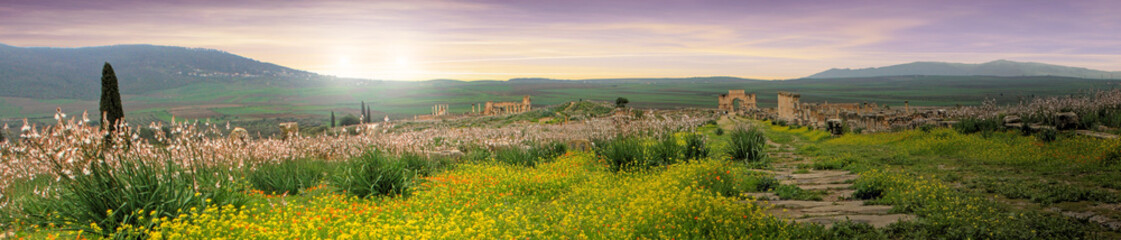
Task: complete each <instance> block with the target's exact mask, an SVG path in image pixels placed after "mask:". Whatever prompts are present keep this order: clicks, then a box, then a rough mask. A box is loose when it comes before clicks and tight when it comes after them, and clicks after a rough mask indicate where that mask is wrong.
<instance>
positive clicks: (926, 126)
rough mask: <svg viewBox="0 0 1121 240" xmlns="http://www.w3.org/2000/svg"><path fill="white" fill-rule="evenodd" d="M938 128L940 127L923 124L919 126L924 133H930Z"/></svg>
mask: <svg viewBox="0 0 1121 240" xmlns="http://www.w3.org/2000/svg"><path fill="white" fill-rule="evenodd" d="M937 127H938V126H935V125H934V124H923V125H921V126H919V130H921V131H922V132H926V133H928V132H930V131H931V130H934V128H937Z"/></svg>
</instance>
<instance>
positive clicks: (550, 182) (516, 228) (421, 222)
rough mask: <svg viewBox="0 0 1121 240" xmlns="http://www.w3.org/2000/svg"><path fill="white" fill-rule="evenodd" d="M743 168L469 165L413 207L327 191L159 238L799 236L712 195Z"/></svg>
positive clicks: (204, 220)
mask: <svg viewBox="0 0 1121 240" xmlns="http://www.w3.org/2000/svg"><path fill="white" fill-rule="evenodd" d="M742 171H745V170H743V169H742V168H740V167H734V165H732V163H730V162H722V161H719V160H707V161H700V162H694V163H685V164H677V165H672V166H669V167H667V168H665V169H654V170H650V171H648V172H637V173H612V172H611V171H608V169H607V167H606V166H605V165H604V164H603V163H602V162H601V160H598V159H596V158H595V157H594V155H593V154H590V153H571V152H570V153H569V154H565V155H563V156H561V157H558V158H557V159H556V160H555V161H553V162H549V163H544V164H541V165H538V166H537V167H536V168H525V167H517V166H510V165H504V164H495V163H478V164H463V165H460V166H458V167H457V168H456V169H455V170H452V171H448V172H445V173H442V174H438V175H435V176H432V177H428V178H425V179H424V180H423V184H422V186H421V187H420V190H418V191H416V192H415V193H414V194H412V195H411V196H407V197H400V196H399V197H386V198H374V199H359V198H354V197H347V196H345V195H340V194H335V193H330V192H328V191H323V190H312V191H310V193H309V194H307V196H306V197H305V196H301V197H287V198H283V197H264V196H262V198H261V201H257V202H255V203H252V204H250V205H248V206H244V207H243V208H241V209H230V208H228V207H227V208H218V207H211V208H209V209H206V210H205V211H203V213H201V214H193V215H183V216H180V218H177V219H168V220H164V221H163V222H161V223H160V224H159V227H158V228H157V229H156V230H154V231H151V232H149V234H151V236H152V237H155V238H157V239H159V238H164V239H374V238H376V239H383V238H391V239H394V238H405V239H465V238H467V239H477V238H486V239H526V238H531V239H557V238H563V239H636V238H647V239H649V238H654V239H729V238H770V237H779V238H782V237H789V234H790V233H789V232H788V231H786V230H787V228H789V227H792V226H790V224H788V223H784V222H781V221H779V220H777V219H775V218H773V217H771V216H768V215H767V214H765V213H764V212H763V210H764V209H761V208H760V207H759V206H758V205H757V204H756V203H754V202H752V201H750V200H743V199H737V198H729V197H723V196H721V195H719V194H717V193H715V192H713V191H710V190H708V188H711V186H709V185H711V184H713V183H717V182H722V181H735V177H734V176H741V175H742V174H743V172H742Z"/></svg>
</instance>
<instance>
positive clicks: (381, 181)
mask: <svg viewBox="0 0 1121 240" xmlns="http://www.w3.org/2000/svg"><path fill="white" fill-rule="evenodd" d="M339 173H340V174H339V175H337V176H335V178H333V179H332V181H331V185H332V186H334V187H335V188H336V189H338V190H339V191H342V192H345V193H347V194H350V195H353V196H357V197H362V198H365V197H370V196H377V195H390V196H392V195H406V194H408V193H409V188H411V187H412V184H413V178H415V175H416V174H415V173H414V171H410V170H409V169H408V168H406V166H405V164H403V163H402V162H401V161H399V160H396V159H392V158H390V157H389V156H386V155H385V154H383V153H381V152H380V151H377V150H371V151H367V152H366V153H363V154H362V155H360V156H358V157H354V158H351V159H348V160H347V162H346V163H345V164H344V165H343V166H342V167H341V169H340V172H339Z"/></svg>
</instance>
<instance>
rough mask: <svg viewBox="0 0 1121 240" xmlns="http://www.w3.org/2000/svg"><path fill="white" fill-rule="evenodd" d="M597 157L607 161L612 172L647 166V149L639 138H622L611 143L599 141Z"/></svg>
mask: <svg viewBox="0 0 1121 240" xmlns="http://www.w3.org/2000/svg"><path fill="white" fill-rule="evenodd" d="M598 142H599V143H596V155H599V156H601V157H603V158H604V160H606V161H607V165H608V168H609V169H611V171H616V172H618V171H623V170H628V169H633V168H638V167H644V166H646V161H647V158H648V157H647V156H646V151H645V150H646V149H645V147H643V146H642V140H641V139H639V138H637V137H622V138H617V139H615V140H611V141H598Z"/></svg>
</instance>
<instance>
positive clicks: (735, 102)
mask: <svg viewBox="0 0 1121 240" xmlns="http://www.w3.org/2000/svg"><path fill="white" fill-rule="evenodd" d="M717 100H718V103H719V108H720V110H724V111H728V112H737V111H747V110H750V109H755V107H756V106H755V94H754V93H752V94H745V93H744V91H743V90H728V94H720V97H718V99H717Z"/></svg>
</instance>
